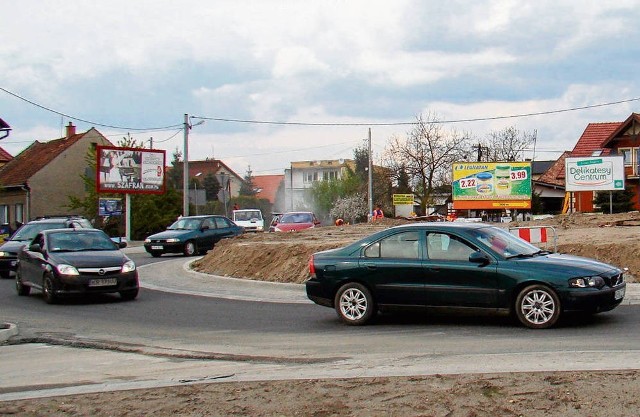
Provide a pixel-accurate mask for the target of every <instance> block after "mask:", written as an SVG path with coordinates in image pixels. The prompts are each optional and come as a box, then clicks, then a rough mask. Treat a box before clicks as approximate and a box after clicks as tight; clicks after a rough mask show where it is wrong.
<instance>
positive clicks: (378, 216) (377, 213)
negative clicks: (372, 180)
mask: <svg viewBox="0 0 640 417" xmlns="http://www.w3.org/2000/svg"><path fill="white" fill-rule="evenodd" d="M371 218H372V220H373V221H374V222H375V221H377V220H382V219H384V212H383V211H382V207H380V204H378V205H377V206H376V208H375V209H374V210H373V216H372V217H371Z"/></svg>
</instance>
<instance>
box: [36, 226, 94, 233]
mask: <svg viewBox="0 0 640 417" xmlns="http://www.w3.org/2000/svg"><path fill="white" fill-rule="evenodd" d="M63 232H64V233H78V234H80V233H87V232H90V233H95V232H101V233H104V232H103V231H102V230H100V229H89V228H88V227H87V228H84V229H76V228H72V227H65V228H61V229H46V230H42V231H41V232H40V233H42V234H45V235H49V234H53V233H63Z"/></svg>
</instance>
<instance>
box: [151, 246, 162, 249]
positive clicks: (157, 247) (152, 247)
mask: <svg viewBox="0 0 640 417" xmlns="http://www.w3.org/2000/svg"><path fill="white" fill-rule="evenodd" d="M151 249H153V250H162V249H163V248H162V246H151Z"/></svg>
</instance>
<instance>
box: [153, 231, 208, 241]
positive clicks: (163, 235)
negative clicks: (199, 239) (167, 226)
mask: <svg viewBox="0 0 640 417" xmlns="http://www.w3.org/2000/svg"><path fill="white" fill-rule="evenodd" d="M196 232H197V230H165V231H164V232H160V233H156V234H155V235H151V236H149V237H148V239H176V238H177V239H184V238H188V237H191V236H192V235H194V234H196Z"/></svg>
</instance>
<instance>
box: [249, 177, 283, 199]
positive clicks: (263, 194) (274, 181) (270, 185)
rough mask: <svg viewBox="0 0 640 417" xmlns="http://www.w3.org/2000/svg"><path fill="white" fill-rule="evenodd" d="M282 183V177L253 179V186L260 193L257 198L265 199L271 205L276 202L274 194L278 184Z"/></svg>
mask: <svg viewBox="0 0 640 417" xmlns="http://www.w3.org/2000/svg"><path fill="white" fill-rule="evenodd" d="M283 181H284V175H258V176H255V177H253V186H254V187H255V188H257V189H259V190H260V191H258V193H257V194H256V197H257V198H266V199H267V200H269V202H270V203H271V204H274V203H275V202H276V193H277V192H278V188H279V187H280V184H281V183H282V182H283Z"/></svg>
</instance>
